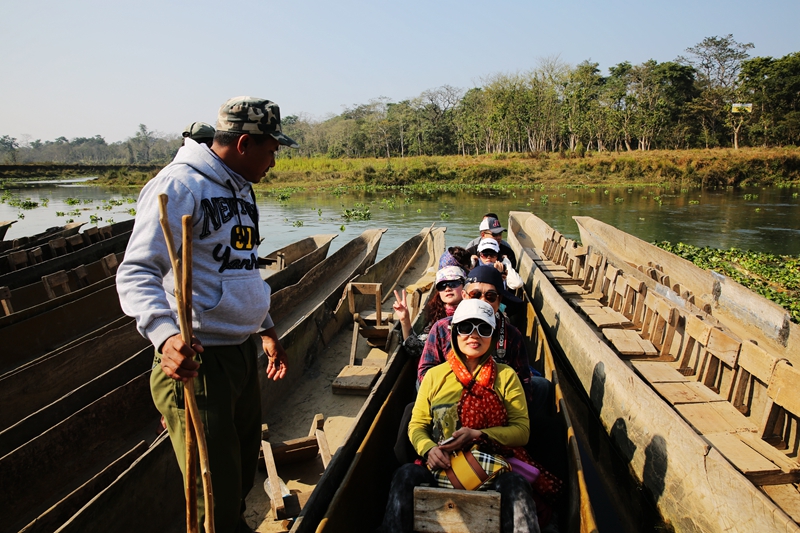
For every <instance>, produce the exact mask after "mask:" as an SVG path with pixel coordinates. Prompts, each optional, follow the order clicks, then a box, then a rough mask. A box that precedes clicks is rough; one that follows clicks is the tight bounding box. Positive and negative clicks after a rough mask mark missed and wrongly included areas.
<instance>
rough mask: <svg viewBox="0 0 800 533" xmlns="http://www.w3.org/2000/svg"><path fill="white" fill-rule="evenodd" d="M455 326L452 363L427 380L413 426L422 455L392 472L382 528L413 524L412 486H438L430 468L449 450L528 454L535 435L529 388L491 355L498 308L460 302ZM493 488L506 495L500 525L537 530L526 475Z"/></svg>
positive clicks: (445, 461)
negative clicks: (475, 448)
mask: <svg viewBox="0 0 800 533" xmlns="http://www.w3.org/2000/svg"><path fill="white" fill-rule="evenodd" d="M451 327H452V338H453V339H456V342H453V343H452V346H453V348H452V350H451V351H450V353H449V354H448V355H447V362H445V363H442V364H441V365H439V366H437V367H434V368H432V369H431V370H430V371H428V373H427V374H426V375H425V378H424V379H423V380H422V384H421V385H420V389H419V392H418V394H417V400H416V403H415V404H414V410H413V413H412V416H411V423H410V424H409V427H408V435H409V439H410V440H411V442H412V444H413V445H414V449H415V450H416V451H417V453H418V454H419V455H420V456H421V458H422V459H421V460H419V461H418V462H417V463H410V464H406V465H403V466H402V467H400V468H399V469H398V470H397V472H396V473H395V476H394V478H393V480H392V487H391V489H390V493H389V501H388V503H387V505H386V513H385V515H384V519H383V524H382V525H381V528H380V531H383V532H385V533H395V532H397V533H399V532H404V531H412V530H413V516H414V504H413V499H414V496H413V495H414V487H415V486H419V485H421V484H423V483H427V484H429V485H431V486H436V479H435V477H434V476H433V474H432V473H431V470H440V469H447V468H449V467H450V457H451V453H452V452H454V451H457V450H466V449H469V448H471V447H472V446H473V445H475V444H477V445H478V448H479V449H480V450H481V451H485V452H488V453H492V454H497V455H503V456H506V457H516V456H518V454H521V455H520V458H521V459H523V460H524V459H525V458H527V455H526V454H525V450H524V448H522V446H524V445H525V444H526V442H527V440H528V435H529V434H530V431H529V421H528V408H527V404H526V401H525V392H524V391H523V389H522V384H521V383H520V381H519V378H518V377H517V374H516V373H515V372H514V370H512V369H511V367H509V366H507V365H503V364H498V363H495V361H494V360H493V359H492V357H491V350H492V349H493V346H495V344H496V342H493V335H494V328H495V315H494V309H492V307H491V306H490V305H489V304H487V303H486V302H484V301H481V300H476V299H470V300H463V301H462V302H461V303H460V304H459V305H458V308H457V309H456V311H455V314H454V315H453V321H452V326H451ZM450 437H453V440H452V441H449V442H448V443H446V444H445V443H443V441H445V440H446V439H449V438H450ZM423 461H424V464H423ZM494 489H495V490H497V491H498V492H500V495H501V509H500V515H501V531H503V532H504V533H506V532H509V533H510V532H515V533H516V532H519V533H522V532H528V531H531V532H535V533H538V532H539V525H538V521H537V518H536V504H535V503H534V501H533V497H532V492H531V485H530V484H529V483H528V482H527V481H526V480H525V479H524V478H523V477H522V476H520V475H519V474H517V473H514V472H506V473H503V474H501V475H500V476H498V477H497V478H496V481H495V486H494Z"/></svg>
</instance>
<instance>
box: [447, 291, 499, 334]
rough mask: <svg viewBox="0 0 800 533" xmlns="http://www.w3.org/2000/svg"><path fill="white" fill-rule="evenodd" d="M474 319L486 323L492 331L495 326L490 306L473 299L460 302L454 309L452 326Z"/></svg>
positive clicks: (492, 310)
mask: <svg viewBox="0 0 800 533" xmlns="http://www.w3.org/2000/svg"><path fill="white" fill-rule="evenodd" d="M474 318H477V319H478V320H482V321H484V322H486V323H487V324H489V325H490V326H492V329H494V328H495V326H496V324H497V323H496V322H495V319H494V309H493V308H492V306H491V305H489V304H488V303H486V302H484V301H483V300H477V299H473V298H470V299H468V300H461V303H460V304H458V307H456V312H455V313H453V324H458V323H459V322H464V321H465V320H471V319H474Z"/></svg>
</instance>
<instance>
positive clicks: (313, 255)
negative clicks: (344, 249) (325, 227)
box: [262, 234, 338, 292]
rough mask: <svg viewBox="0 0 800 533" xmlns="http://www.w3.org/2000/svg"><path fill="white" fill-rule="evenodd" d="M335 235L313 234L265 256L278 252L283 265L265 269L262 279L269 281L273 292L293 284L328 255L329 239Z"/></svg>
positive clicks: (274, 254)
mask: <svg viewBox="0 0 800 533" xmlns="http://www.w3.org/2000/svg"><path fill="white" fill-rule="evenodd" d="M337 236H338V235H335V234H328V235H314V236H313V237H307V238H305V239H302V240H300V241H298V242H297V243H294V245H290V246H287V247H286V248H283V249H281V250H277V251H275V252H273V253H271V254H270V255H268V256H267V258H271V257H272V256H277V254H278V253H281V254H283V260H282V263H283V265H284V267H283V268H282V269H281V270H274V269H271V268H270V269H267V270H266V272H265V273H264V275H262V277H263V278H264V281H266V282H267V283H269V286H270V288H272V291H273V292H277V291H279V290H281V289H285V288H286V287H288V286H290V285H294V284H295V283H297V282H298V281H300V280H301V279H302V278H303V276H305V275H306V274H307V273H308V271H309V270H311V269H312V268H314V267H315V266H317V265H318V264H319V262H320V261H322V260H323V259H325V258H326V257H327V256H328V250H329V249H330V247H331V241H333V239H335V238H336V237H337Z"/></svg>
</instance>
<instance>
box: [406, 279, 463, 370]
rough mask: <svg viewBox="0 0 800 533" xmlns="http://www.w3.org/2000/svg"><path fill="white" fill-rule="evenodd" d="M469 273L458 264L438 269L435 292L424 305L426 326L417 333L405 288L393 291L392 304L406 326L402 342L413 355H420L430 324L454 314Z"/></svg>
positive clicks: (411, 355)
mask: <svg viewBox="0 0 800 533" xmlns="http://www.w3.org/2000/svg"><path fill="white" fill-rule="evenodd" d="M466 277H467V275H466V273H465V272H464V271H463V270H462V269H461V268H460V267H457V266H446V267H444V268H442V269H440V270H439V271H438V272H436V284H435V286H434V293H433V296H432V297H431V298H430V300H428V304H427V305H426V306H425V326H424V327H423V329H422V332H421V333H420V334H419V335H417V334H416V333H415V332H414V330H413V328H412V327H411V316H410V312H409V309H408V305H407V303H406V291H405V290H401V291H399V292H398V291H394V297H395V300H396V301H395V303H394V304H393V305H392V309H394V316H395V318H396V319H397V320H398V321H399V322H400V325H401V327H402V329H403V339H404V341H403V345H404V346H405V348H406V353H407V354H408V355H409V356H410V357H414V358H418V357H419V356H420V354H422V348H423V347H424V346H425V339H426V338H427V337H428V333H429V332H430V330H431V326H433V324H435V323H436V322H437V321H439V320H441V319H442V318H445V317H448V316H453V313H454V312H455V310H456V307H458V304H459V303H460V302H461V299H462V295H461V292H462V291H461V289H462V288H463V287H464V279H465V278H466Z"/></svg>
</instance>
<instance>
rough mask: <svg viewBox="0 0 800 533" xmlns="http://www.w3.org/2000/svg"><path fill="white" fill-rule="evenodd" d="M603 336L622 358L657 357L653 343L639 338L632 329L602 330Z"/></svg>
mask: <svg viewBox="0 0 800 533" xmlns="http://www.w3.org/2000/svg"><path fill="white" fill-rule="evenodd" d="M603 336H604V337H605V338H606V340H607V341H608V342H610V343H611V345H612V346H613V347H614V349H615V350H616V351H617V352H618V353H619V354H620V355H623V356H634V357H657V356H658V350H656V347H655V346H653V343H652V342H650V341H648V340H645V339H643V338H641V337H640V336H639V333H638V332H637V331H635V330H633V329H616V328H604V329H603Z"/></svg>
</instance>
